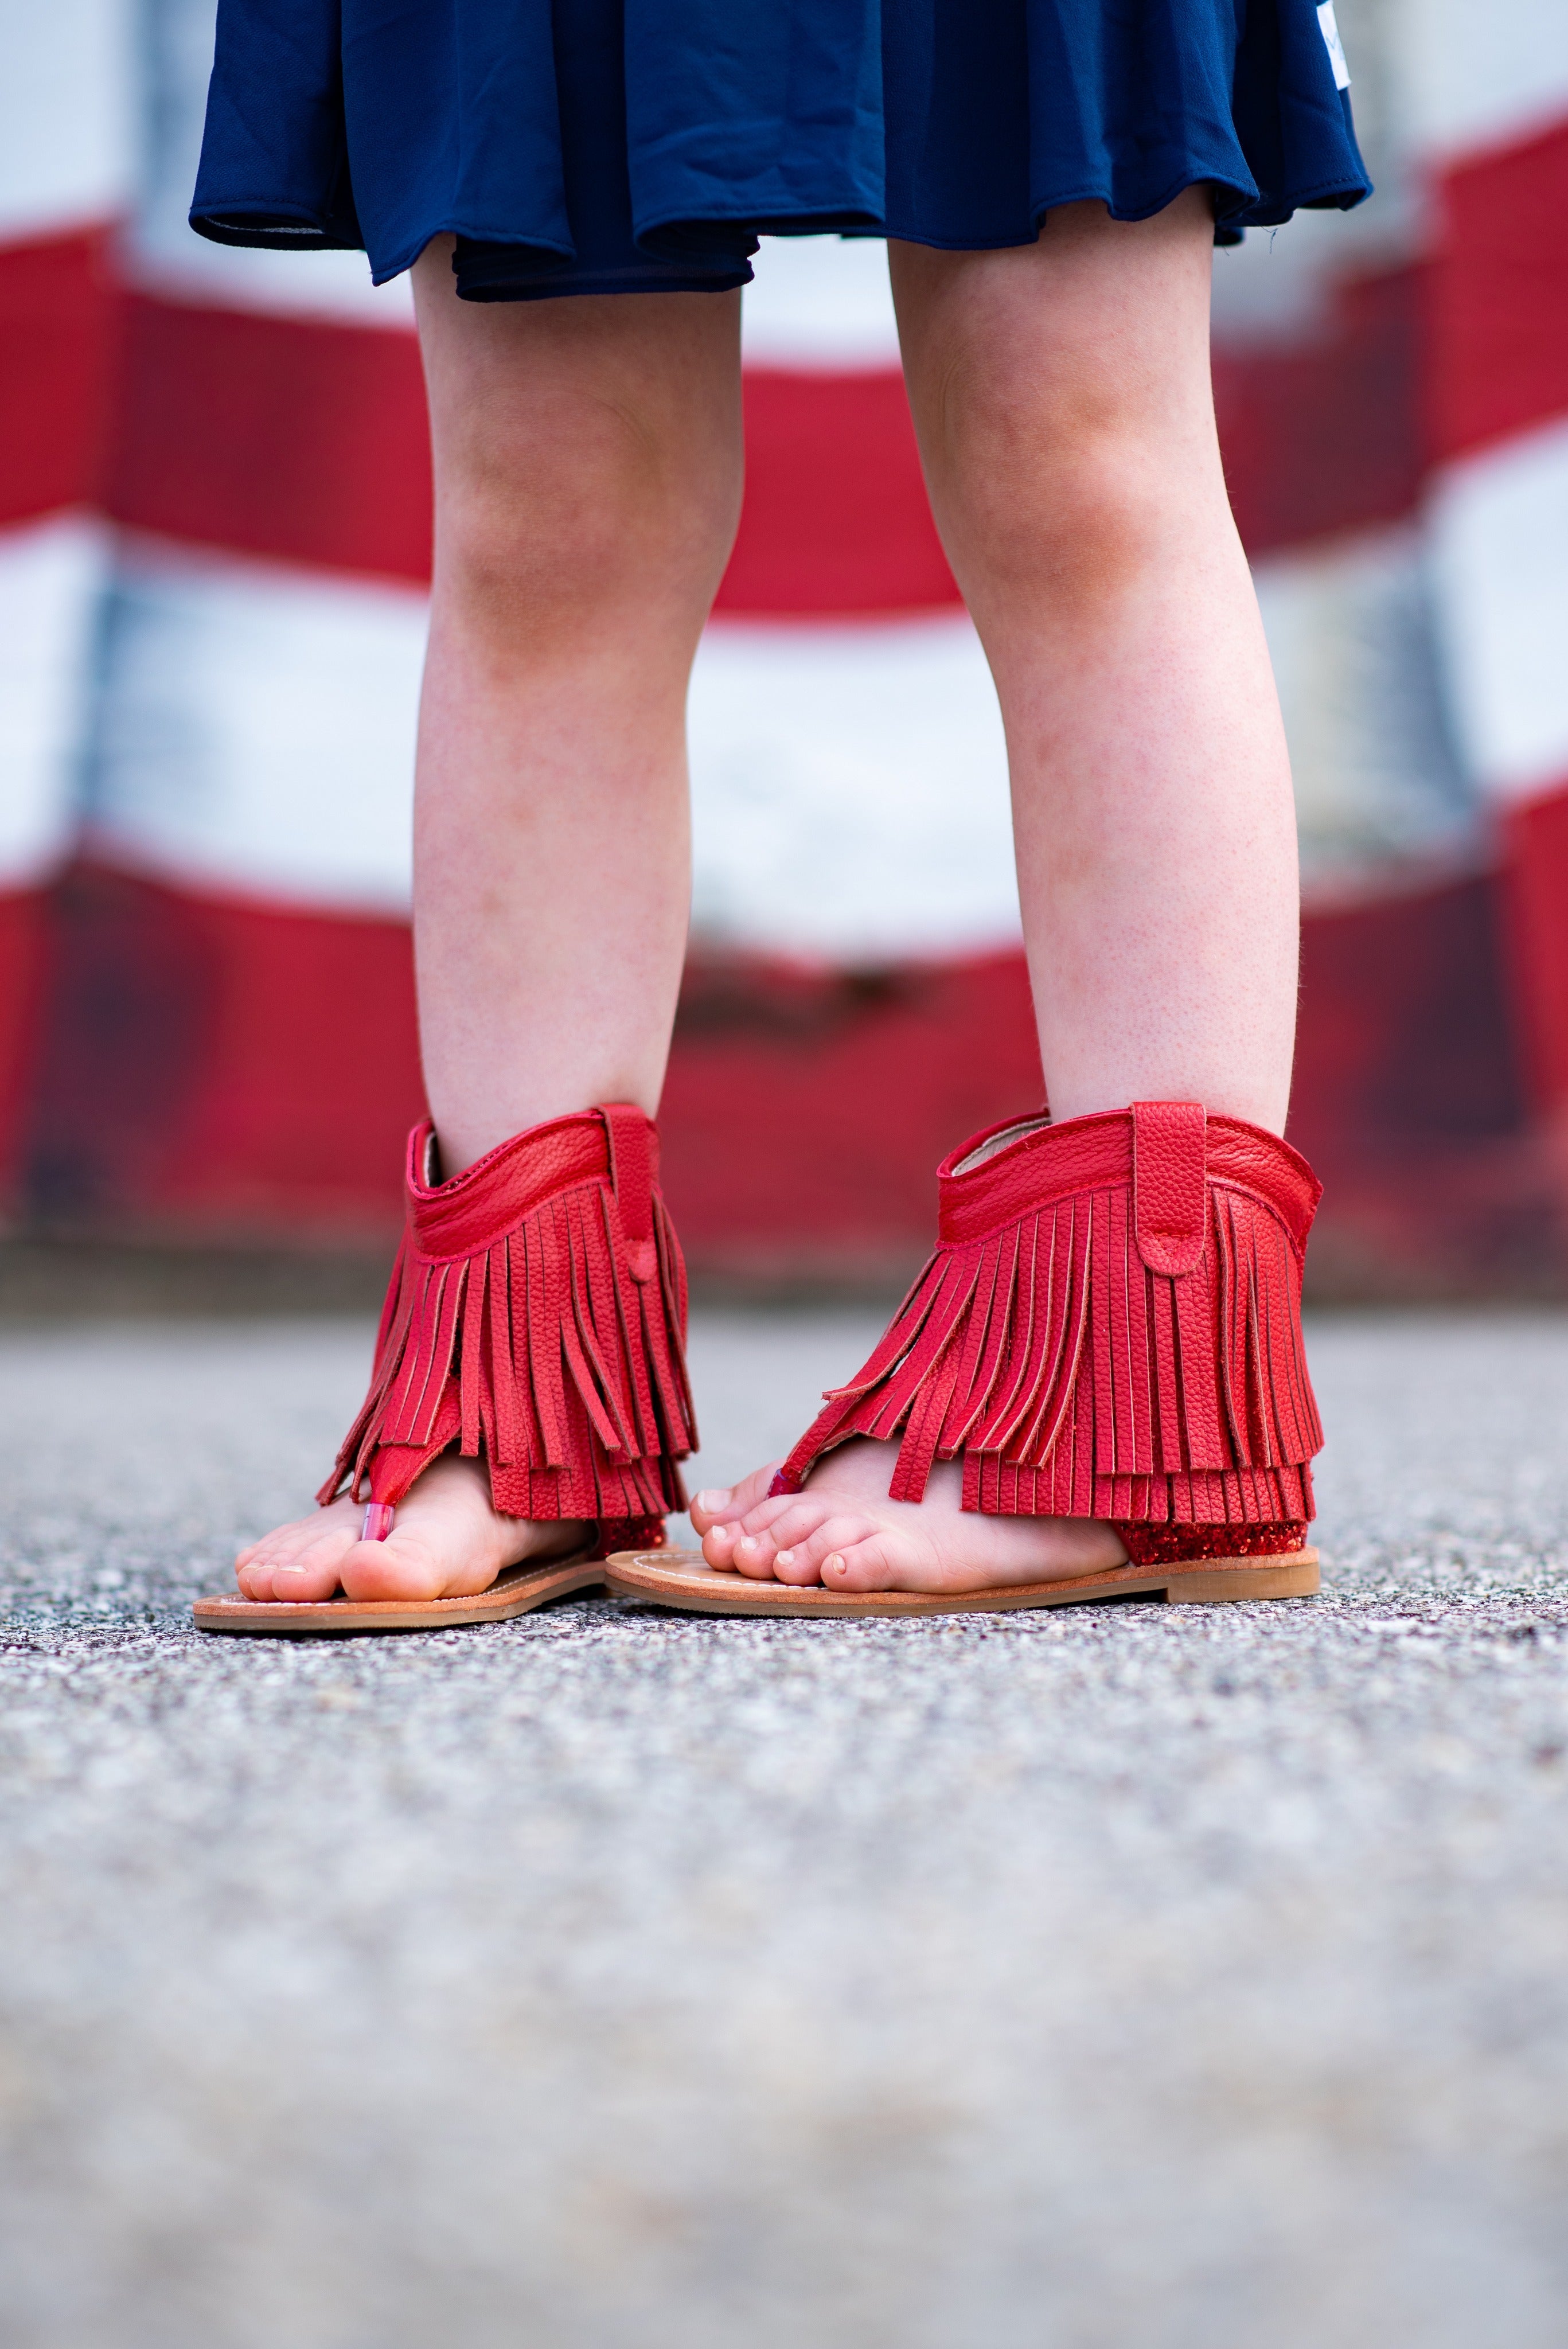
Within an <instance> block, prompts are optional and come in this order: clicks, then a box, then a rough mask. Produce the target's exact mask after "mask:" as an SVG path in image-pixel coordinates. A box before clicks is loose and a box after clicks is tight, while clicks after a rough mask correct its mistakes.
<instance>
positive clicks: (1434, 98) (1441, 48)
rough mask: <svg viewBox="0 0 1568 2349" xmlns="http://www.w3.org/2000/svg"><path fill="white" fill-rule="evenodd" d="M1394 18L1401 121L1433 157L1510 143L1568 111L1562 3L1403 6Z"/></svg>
mask: <svg viewBox="0 0 1568 2349" xmlns="http://www.w3.org/2000/svg"><path fill="white" fill-rule="evenodd" d="M1347 16H1348V11H1347ZM1390 21H1391V22H1392V24H1393V26H1394V27H1395V29H1396V33H1397V47H1396V51H1395V57H1396V67H1397V88H1396V92H1395V105H1396V109H1397V119H1398V120H1399V122H1400V124H1401V126H1402V129H1403V131H1404V135H1405V137H1406V139H1407V140H1408V141H1409V142H1410V143H1411V144H1413V145H1414V146H1415V147H1416V148H1417V149H1418V150H1422V151H1424V152H1425V154H1426V155H1427V156H1428V159H1432V158H1442V159H1446V160H1454V159H1456V158H1459V159H1462V156H1463V154H1464V152H1465V150H1468V149H1472V148H1480V147H1494V146H1499V145H1503V144H1511V143H1512V142H1513V141H1514V140H1521V139H1526V138H1529V137H1531V136H1532V135H1533V134H1534V133H1535V132H1536V131H1538V130H1542V129H1546V128H1547V127H1548V126H1549V125H1550V124H1551V123H1552V122H1553V121H1556V120H1560V119H1562V118H1563V116H1564V115H1568V20H1565V18H1564V14H1563V0H1502V5H1501V6H1491V7H1478V6H1477V5H1475V0H1401V5H1398V6H1397V7H1396V8H1395V9H1394V10H1393V11H1392V12H1391V17H1390ZM1356 37H1357V36H1356V34H1355V29H1354V28H1353V31H1352V39H1353V40H1355V39H1356ZM1357 62H1358V64H1359V57H1358V58H1357Z"/></svg>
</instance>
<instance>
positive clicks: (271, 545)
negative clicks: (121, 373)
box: [109, 295, 431, 584]
mask: <svg viewBox="0 0 1568 2349" xmlns="http://www.w3.org/2000/svg"><path fill="white" fill-rule="evenodd" d="M109 510H110V512H112V513H114V514H115V515H116V516H117V517H118V519H119V521H121V522H124V523H130V524H131V525H132V526H133V527H136V528H140V529H143V530H151V531H158V532H161V533H164V534H165V535H167V536H169V537H171V538H182V539H188V540H193V541H194V542H195V543H197V544H199V545H203V546H221V547H224V548H227V549H230V550H232V551H233V552H234V553H235V554H260V555H271V556H275V557H277V558H279V559H280V560H282V561H285V562H289V563H298V564H309V565H313V566H315V565H319V566H321V567H323V568H325V569H327V570H331V571H344V572H359V573H369V574H371V575H372V576H379V577H384V578H392V579H411V580H418V581H419V582H421V584H422V583H424V582H425V581H427V580H428V579H429V577H430V564H431V465H430V444H429V438H428V435H427V432H426V428H425V404H424V386H423V383H422V381H421V374H420V355H419V347H418V345H417V344H416V343H415V341H414V338H413V336H412V335H410V334H408V333H405V332H403V331H401V330H399V331H397V332H395V333H394V332H389V331H388V330H387V329H386V328H384V327H367V326H338V325H337V324H334V323H331V322H327V321H324V320H322V319H317V318H312V319H301V318H276V317H270V316H254V315H251V314H248V313H245V312H242V311H234V310H214V309H207V308H202V307H197V306H194V305H184V304H181V303H174V302H165V301H159V300H155V299H151V298H150V297H148V296H145V295H136V296H133V297H132V299H131V300H130V305H129V316H128V321H127V336H126V373H125V394H124V401H123V406H122V410H121V415H120V430H119V445H118V448H117V450H116V455H115V460H114V466H113V471H112V476H111V481H110V489H109Z"/></svg>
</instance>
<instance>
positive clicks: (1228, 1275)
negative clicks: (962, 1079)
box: [774, 1102, 1323, 1562]
mask: <svg viewBox="0 0 1568 2349" xmlns="http://www.w3.org/2000/svg"><path fill="white" fill-rule="evenodd" d="M938 1180H939V1186H940V1199H941V1219H940V1243H939V1246H938V1247H937V1250H936V1253H935V1255H934V1256H933V1257H931V1258H930V1260H929V1263H928V1264H927V1266H926V1267H925V1269H924V1270H923V1271H922V1272H921V1274H920V1276H919V1279H918V1280H917V1281H916V1283H915V1286H914V1288H912V1289H911V1290H910V1292H909V1296H908V1297H907V1298H906V1299H905V1300H904V1303H903V1305H902V1306H901V1307H900V1309H899V1310H898V1313H897V1314H896V1315H895V1317H894V1319H893V1321H892V1324H891V1326H890V1327H889V1329H888V1333H887V1335H886V1336H885V1337H884V1338H883V1340H882V1341H881V1343H880V1345H879V1346H877V1349H876V1350H875V1352H874V1353H873V1354H872V1356H871V1358H870V1360H869V1361H867V1364H866V1365H865V1367H864V1369H863V1370H862V1371H860V1372H859V1374H858V1376H857V1377H856V1378H855V1379H852V1380H851V1381H850V1382H849V1384H848V1385H847V1386H845V1387H841V1388H838V1389H837V1390H836V1391H835V1392H833V1393H831V1394H830V1395H829V1396H828V1397H827V1400H826V1408H825V1409H824V1410H823V1412H822V1413H821V1414H820V1415H819V1417H818V1418H817V1420H816V1422H815V1424H814V1425H813V1426H812V1427H811V1428H810V1429H809V1430H808V1431H807V1433H805V1436H803V1437H802V1439H801V1441H800V1443H799V1444H797V1445H796V1446H795V1449H794V1452H793V1453H792V1454H790V1456H789V1458H788V1460H787V1461H786V1462H785V1463H784V1468H783V1469H782V1471H781V1472H780V1474H779V1476H778V1477H777V1479H776V1480H775V1485H774V1489H775V1490H776V1491H782V1492H792V1491H798V1490H799V1489H800V1486H801V1485H802V1483H803V1482H804V1480H805V1476H806V1475H807V1474H808V1473H809V1472H810V1470H811V1468H812V1466H813V1464H815V1462H816V1461H817V1460H818V1459H819V1458H820V1457H821V1456H822V1454H824V1453H825V1452H826V1451H828V1450H830V1449H831V1448H832V1447H833V1446H834V1445H835V1444H842V1443H844V1442H846V1440H847V1439H849V1438H850V1437H852V1436H871V1437H875V1438H877V1439H878V1440H880V1441H882V1442H887V1441H889V1440H891V1439H893V1438H898V1440H899V1448H898V1465H897V1468H896V1470H895V1472H894V1475H893V1480H892V1485H891V1488H890V1489H891V1494H892V1497H893V1498H894V1499H895V1500H907V1501H918V1500H919V1498H920V1497H921V1495H923V1493H924V1492H925V1488H926V1481H927V1478H928V1476H929V1474H930V1470H931V1466H932V1464H933V1462H935V1461H939V1460H958V1461H960V1462H961V1464H962V1469H963V1506H964V1507H965V1508H966V1509H980V1510H984V1511H987V1512H990V1513H993V1514H996V1515H1000V1516H1082V1517H1105V1518H1109V1519H1110V1520H1111V1521H1112V1522H1113V1523H1114V1524H1115V1525H1116V1527H1117V1530H1118V1532H1120V1533H1121V1535H1122V1537H1123V1539H1124V1541H1125V1543H1126V1545H1127V1549H1128V1551H1129V1554H1131V1555H1132V1556H1133V1557H1135V1559H1137V1557H1139V1555H1140V1550H1141V1548H1142V1547H1147V1546H1148V1545H1149V1543H1150V1541H1151V1539H1152V1538H1153V1537H1155V1535H1156V1529H1158V1538H1159V1541H1160V1543H1161V1545H1162V1547H1163V1546H1165V1545H1168V1544H1170V1543H1175V1544H1176V1545H1177V1546H1178V1548H1179V1551H1180V1554H1182V1555H1187V1554H1189V1553H1190V1554H1192V1555H1197V1556H1204V1555H1210V1556H1221V1555H1223V1556H1234V1555H1252V1554H1259V1555H1266V1554H1269V1553H1270V1552H1272V1551H1274V1550H1278V1549H1282V1548H1294V1547H1299V1545H1300V1538H1301V1534H1302V1531H1303V1529H1304V1526H1305V1525H1306V1523H1307V1522H1308V1520H1310V1518H1311V1516H1312V1515H1313V1495H1312V1470H1311V1467H1310V1465H1309V1464H1310V1462H1311V1460H1312V1458H1313V1456H1314V1454H1315V1453H1316V1452H1318V1451H1319V1450H1320V1449H1321V1448H1322V1444H1323V1431H1322V1427H1321V1425H1320V1423H1319V1420H1318V1414H1317V1406H1316V1403H1315V1402H1314V1398H1313V1392H1312V1384H1311V1381H1310V1380H1309V1378H1308V1376H1307V1368H1306V1358H1305V1353H1304V1350H1303V1341H1302V1328H1301V1282H1302V1265H1303V1252H1304V1250H1305V1247H1306V1239H1307V1234H1308V1231H1309V1229H1310V1227H1311V1225H1312V1219H1313V1216H1314V1213H1315V1210H1316V1207H1317V1203H1318V1199H1319V1197H1320V1196H1321V1187H1322V1186H1321V1185H1319V1183H1318V1182H1317V1180H1316V1177H1315V1176H1314V1174H1313V1172H1312V1169H1311V1168H1310V1166H1308V1164H1307V1163H1306V1161H1305V1160H1304V1159H1303V1158H1302V1157H1301V1156H1300V1155H1299V1154H1297V1153H1296V1152H1295V1151H1293V1150H1292V1149H1291V1148H1290V1147H1289V1145H1288V1144H1287V1143H1283V1142H1282V1141H1281V1140H1280V1139H1279V1137H1278V1136H1277V1135H1275V1134H1272V1133H1267V1132H1265V1131H1264V1130H1263V1129H1262V1127H1259V1126H1254V1125H1249V1124H1246V1123H1243V1122H1242V1121H1241V1120H1240V1119H1237V1118H1226V1117H1208V1116H1206V1115H1205V1113H1204V1111H1203V1109H1202V1108H1201V1106H1200V1105H1199V1104H1198V1103H1197V1102H1137V1103H1135V1104H1134V1105H1133V1107H1132V1108H1131V1109H1128V1110H1121V1111H1116V1112H1107V1113H1106V1114H1102V1115H1098V1116H1094V1117H1081V1118H1073V1119H1069V1120H1068V1121H1066V1122H1065V1123H1063V1124H1061V1125H1053V1124H1051V1123H1049V1122H1048V1121H1047V1120H1046V1119H1044V1118H1037V1119H1033V1120H1025V1121H1022V1122H1019V1121H1010V1122H1008V1123H1005V1124H1003V1125H1001V1126H995V1127H992V1128H990V1129H988V1130H987V1132H986V1133H981V1134H977V1135H975V1136H974V1137H973V1139H972V1140H971V1141H970V1142H967V1143H964V1144H963V1146H962V1148H961V1149H960V1150H957V1151H955V1152H954V1153H953V1154H952V1155H951V1156H950V1158H948V1159H946V1160H945V1161H944V1162H943V1164H942V1165H941V1167H940V1169H939V1175H938ZM1183 1544H1185V1545H1186V1547H1185V1548H1182V1547H1181V1545H1183ZM1194 1545H1196V1547H1194ZM1205 1545H1206V1546H1205ZM1150 1562H1153V1561H1152V1560H1151V1561H1150ZM1161 1562H1163V1560H1161Z"/></svg>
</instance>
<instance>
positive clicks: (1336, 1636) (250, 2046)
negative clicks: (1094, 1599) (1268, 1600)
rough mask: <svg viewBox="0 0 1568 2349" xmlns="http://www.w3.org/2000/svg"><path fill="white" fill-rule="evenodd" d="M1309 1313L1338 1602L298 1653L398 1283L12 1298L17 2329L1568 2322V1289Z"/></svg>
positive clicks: (767, 2344)
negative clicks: (234, 1303) (1542, 1298)
mask: <svg viewBox="0 0 1568 2349" xmlns="http://www.w3.org/2000/svg"><path fill="white" fill-rule="evenodd" d="M875 1327H876V1324H875V1321H874V1319H873V1318H872V1317H870V1316H868V1315H866V1314H857V1313H847V1312H841V1313H836V1314H824V1313H817V1314H798V1315H794V1316H789V1315H783V1314H774V1315H771V1316H762V1315H752V1316H747V1315H743V1314H739V1313H736V1314H729V1315H720V1314H714V1313H710V1314H708V1315H707V1316H705V1317H703V1318H702V1319H701V1320H700V1323H699V1326H698V1329H697V1330H696V1332H695V1342H694V1347H693V1366H694V1371H695V1376H696V1380H697V1388H698V1401H699V1410H700V1415H701V1418H702V1420H703V1422H704V1426H705V1433H706V1437H707V1448H706V1450H705V1453H704V1454H703V1458H702V1463H701V1474H702V1475H703V1476H704V1478H705V1479H707V1480H709V1481H712V1480H715V1479H718V1478H722V1477H727V1476H728V1475H731V1474H732V1473H734V1472H736V1471H737V1470H738V1469H740V1468H741V1467H742V1466H743V1465H745V1464H749V1463H750V1462H751V1461H752V1460H753V1459H754V1458H756V1457H757V1456H758V1455H759V1454H766V1453H771V1452H776V1451H777V1450H779V1449H782V1448H783V1447H784V1444H786V1443H787V1442H788V1441H789V1440H790V1439H791V1438H792V1437H793V1436H794V1433H796V1432H797V1430H798V1428H799V1426H800V1425H801V1424H802V1423H803V1421H804V1418H805V1415H806V1414H807V1413H808V1412H809V1410H810V1409H811V1406H812V1402H813V1399H814V1397H815V1393H816V1392H817V1390H818V1389H819V1388H820V1387H821V1386H822V1385H824V1384H826V1383H827V1382H829V1381H831V1380H833V1379H835V1378H836V1377H841V1376H843V1375H845V1374H846V1372H847V1371H849V1370H850V1369H852V1368H853V1366H854V1364H855V1362H856V1361H857V1359H858V1358H859V1356H860V1354H861V1353H862V1351H863V1350H865V1348H866V1346H867V1343H868V1341H869V1339H870V1337H871V1336H872V1335H874V1333H875ZM1311 1344H1312V1349H1313V1360H1314V1368H1315V1371H1316V1374H1317V1378H1318V1383H1319V1391H1320V1394H1321V1397H1322V1401H1323V1404H1324V1416H1325V1419H1326V1421H1327V1423H1328V1425H1329V1428H1330V1431H1331V1446H1330V1450H1329V1452H1328V1454H1326V1456H1325V1460H1324V1465H1323V1471H1322V1479H1321V1494H1322V1502H1323V1515H1322V1517H1321V1519H1320V1525H1319V1534H1318V1538H1319V1539H1320V1541H1321V1544H1322V1546H1323V1548H1324V1556H1325V1561H1326V1566H1327V1573H1326V1588H1325V1590H1324V1596H1323V1597H1322V1598H1321V1599H1315V1600H1301V1601H1294V1602H1290V1603H1284V1604H1277V1605H1273V1606H1256V1607H1245V1608H1243V1607H1233V1608H1220V1609H1200V1608H1190V1609H1189V1608H1183V1609H1174V1608H1165V1607H1162V1606H1159V1605H1157V1604H1148V1603H1144V1602H1137V1601H1123V1602H1121V1603H1119V1604H1116V1605H1106V1606H1099V1607H1093V1608H1080V1609H1063V1610H1055V1611H1051V1612H1044V1613H1035V1614H1020V1615H1010V1616H1000V1617H998V1616H987V1617H981V1618H976V1619H971V1620H965V1619H946V1620H936V1621H929V1622H919V1623H886V1622H860V1623H853V1624H832V1623H794V1624H788V1623H775V1624H768V1623H755V1622H746V1621H734V1620H725V1619H707V1618H695V1617H680V1616H675V1615H670V1614H665V1613H662V1612H660V1611H659V1610H657V1609H650V1608H643V1607H639V1606H634V1605H630V1604H619V1603H614V1602H609V1601H604V1600H597V1601H580V1600H568V1601H566V1602H564V1603H562V1604H560V1605H558V1606H557V1607H556V1608H554V1609H550V1610H548V1611H547V1612H545V1613H542V1614H540V1615H537V1616H534V1617H529V1618H525V1619H522V1620H520V1621H517V1622H514V1623H511V1624H506V1625H501V1626H494V1627H490V1628H483V1629H477V1630H453V1631H448V1632H443V1633H439V1634H429V1635H424V1634H420V1635H410V1636H406V1637H403V1638H400V1639H393V1640H368V1639H367V1640H340V1641H297V1642H296V1641H288V1640H267V1641H248V1640H221V1639H213V1638H210V1637H202V1636H201V1635H199V1634H197V1633H195V1632H194V1631H193V1630H192V1629H191V1628H190V1624H189V1619H188V1615H187V1613H186V1609H187V1606H188V1602H189V1600H190V1598H191V1597H192V1594H194V1593H195V1592H197V1591H199V1590H201V1589H202V1588H217V1587H221V1586H222V1585H223V1583H224V1582H225V1581H226V1580H227V1578H228V1558H229V1556H230V1555H231V1553H232V1551H233V1548H234V1545H235V1543H236V1541H237V1540H238V1539H240V1538H241V1537H244V1535H246V1534H248V1533H250V1532H253V1531H254V1530H256V1529H258V1528H259V1527H261V1526H264V1525H265V1524H266V1523H268V1522H269V1521H272V1520H274V1519H275V1518H276V1517H278V1516H281V1515H283V1514H286V1513H289V1514H292V1513H293V1512H294V1511H295V1510H296V1509H297V1508H298V1507H299V1506H300V1505H301V1504H302V1503H303V1502H304V1501H305V1500H306V1498H307V1496H308V1494H309V1491H310V1488H311V1487H312V1486H313V1485H314V1484H315V1483H316V1481H317V1477H318V1476H319V1475H320V1474H321V1472H322V1468H323V1466H324V1464H325V1462H326V1461H327V1458H329V1456H330V1454H331V1452H332V1450H333V1448H334V1445H335V1443H336V1440H337V1435H338V1433H339V1432H340V1429H341V1425H342V1423H343V1422H344V1420H345V1418H346V1416H347V1414H348V1412H349V1411H350V1410H351V1409H352V1407H353V1405H354V1403H355V1402H357V1400H358V1390H359V1384H360V1381H361V1379H362V1376H363V1372H364V1368H365V1362H366V1358H367V1354H368V1348H369V1333H368V1330H366V1328H365V1327H364V1326H363V1324H361V1323H359V1322H358V1321H356V1322H309V1321H294V1322H285V1321H278V1322H273V1323H267V1322H261V1321H257V1322H248V1323H216V1324H213V1323H207V1324H196V1323H189V1322H187V1323H174V1322H163V1323H158V1324H148V1323H140V1324H136V1323H126V1324H124V1325H121V1326H119V1327H101V1328H96V1327H95V1328H79V1329H73V1330H57V1331H55V1332H53V1333H27V1332H23V1331H16V1330H13V1331H11V1332H9V1333H7V1334H5V1336H4V1338H3V1339H0V1447H3V1451H4V1455H5V1510H4V1526H3V1538H0V1577H3V1582H4V1588H5V1592H6V1593H7V1594H8V1607H9V1612H8V1616H7V1628H6V1629H5V1635H4V1645H3V1651H0V1671H3V1679H0V1773H3V1783H4V1788H5V1795H4V1801H3V1804H0V2137H3V2139H4V2152H3V2157H0V2158H3V2176H0V2188H3V2190H0V2333H3V2334H4V2337H5V2341H6V2342H7V2344H11V2349H447V2344H454V2349H492V2344H494V2349H514V2344H526V2349H666V2345H667V2344H668V2349H735V2344H741V2349H800V2344H807V2343H809V2344H813V2349H1232V2344H1234V2349H1258V2344H1268V2349H1324V2344H1327V2349H1364V2344H1365V2349H1406V2344H1409V2349H1560V2344H1561V2343H1562V2342H1563V2338H1564V2336H1565V2334H1568V2226H1565V2225H1564V2221H1563V2211H1564V2209H1565V2207H1568V1319H1563V1318H1560V1317H1551V1316H1526V1315H1518V1316H1509V1315H1486V1314H1476V1315H1469V1316H1459V1315H1436V1316H1426V1317H1404V1318H1400V1317H1395V1316H1371V1317H1362V1318H1357V1317H1353V1316H1344V1317H1337V1318H1331V1319H1320V1320H1319V1321H1318V1322H1317V1323H1316V1324H1315V1326H1314V1329H1313V1331H1312V1335H1311Z"/></svg>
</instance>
